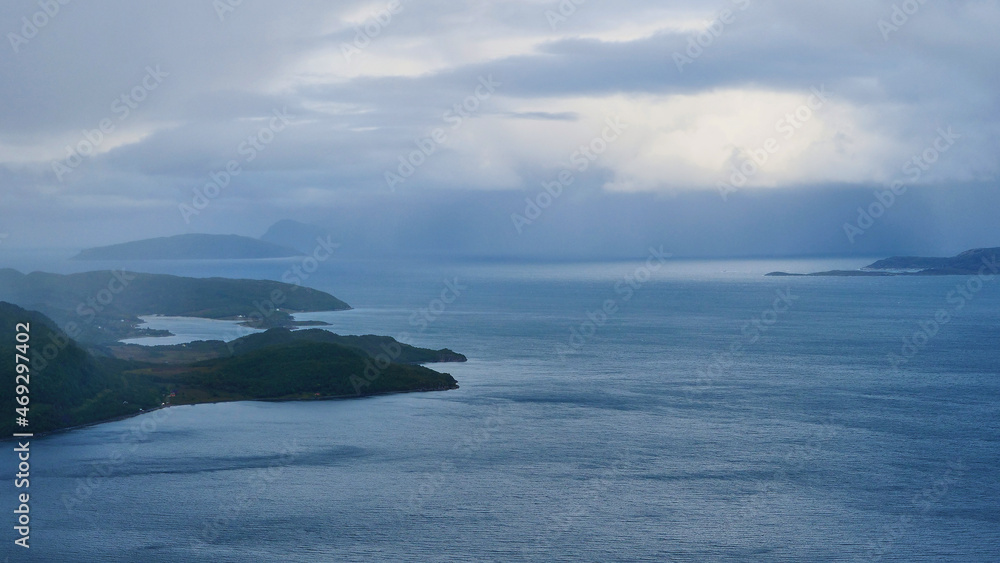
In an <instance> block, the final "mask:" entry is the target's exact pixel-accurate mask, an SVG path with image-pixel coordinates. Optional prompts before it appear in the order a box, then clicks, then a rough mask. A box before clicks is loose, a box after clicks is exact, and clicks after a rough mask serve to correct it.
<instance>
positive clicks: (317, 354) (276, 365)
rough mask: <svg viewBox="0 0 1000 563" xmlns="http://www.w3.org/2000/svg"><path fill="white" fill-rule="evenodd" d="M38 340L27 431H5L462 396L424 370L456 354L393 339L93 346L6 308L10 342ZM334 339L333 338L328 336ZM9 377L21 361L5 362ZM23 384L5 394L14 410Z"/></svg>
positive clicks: (448, 381)
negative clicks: (372, 399) (218, 406)
mask: <svg viewBox="0 0 1000 563" xmlns="http://www.w3.org/2000/svg"><path fill="white" fill-rule="evenodd" d="M18 324H21V325H22V326H24V325H27V327H28V328H29V330H28V331H27V332H28V334H30V342H29V344H30V346H29V349H28V350H27V351H28V357H29V358H30V361H29V362H27V365H29V366H30V369H31V371H30V374H29V376H30V379H28V384H27V385H28V387H29V388H30V395H28V396H29V397H30V403H29V404H28V405H27V406H28V411H27V412H28V413H29V414H28V416H27V417H25V418H27V420H28V421H29V424H28V426H27V427H17V426H15V419H14V416H9V417H6V418H4V419H2V420H0V432H2V435H3V436H10V435H11V434H12V433H13V432H33V433H35V434H36V435H38V434H39V433H44V432H51V431H56V430H62V429H67V428H73V427H77V426H81V425H87V424H94V423H98V422H104V421H109V420H115V419H118V418H122V417H127V416H133V415H136V414H141V413H143V412H148V411H150V410H153V409H157V408H163V407H166V406H171V405H182V404H197V403H207V402H221V401H240V400H319V399H333V398H349V397H364V396H371V395H378V394H386V393H404V392H413V391H443V390H450V389H457V388H458V383H457V382H456V381H455V379H454V378H453V377H452V376H451V375H449V374H447V373H440V372H437V371H434V370H432V369H429V368H427V367H424V366H422V365H418V364H419V363H428V362H461V361H465V360H466V358H465V356H463V355H461V354H457V353H455V352H453V351H451V350H448V349H443V350H437V351H434V350H428V349H423V348H416V347H413V346H408V345H406V344H402V343H399V342H397V341H396V340H395V339H392V338H389V337H379V336H373V335H369V336H354V337H352V336H340V335H336V334H332V333H327V332H326V331H323V330H319V329H313V330H304V331H290V330H288V329H282V328H276V329H271V330H268V331H266V332H263V333H259V334H253V335H249V336H245V337H243V338H239V339H237V340H235V341H233V342H229V343H225V342H221V341H209V342H194V343H191V344H181V345H175V346H154V347H141V346H135V345H110V346H95V347H92V348H89V349H88V348H87V347H85V346H83V345H81V344H80V343H79V342H77V341H76V340H74V339H73V338H71V337H70V336H69V335H67V334H66V333H65V332H63V331H62V330H61V329H60V328H59V327H58V326H57V325H56V323H55V322H54V321H53V320H52V319H50V318H48V317H47V316H45V315H43V314H42V313H40V312H38V311H30V310H27V309H24V308H22V307H19V306H17V305H13V304H11V303H7V302H0V326H2V327H3V330H2V331H0V332H2V335H3V336H2V337H3V338H6V339H7V340H8V341H9V342H11V343H13V342H14V341H15V339H14V331H15V326H17V325H18ZM323 333H326V334H323ZM0 362H2V365H3V367H4V369H5V372H6V373H10V374H13V373H15V368H16V364H15V356H14V355H13V354H4V355H3V358H2V360H0ZM14 393H15V386H14V385H13V384H12V385H6V386H0V404H3V405H8V406H10V409H11V411H13V409H14V406H15V402H14V397H15V395H14Z"/></svg>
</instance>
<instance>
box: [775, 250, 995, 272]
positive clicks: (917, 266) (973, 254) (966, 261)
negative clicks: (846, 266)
mask: <svg viewBox="0 0 1000 563" xmlns="http://www.w3.org/2000/svg"><path fill="white" fill-rule="evenodd" d="M998 260H1000V247H997V248H976V249H973V250H967V251H965V252H963V253H961V254H959V255H957V256H952V257H951V258H923V257H919V256H893V257H891V258H886V259H884V260H878V261H876V262H873V263H871V264H869V265H867V266H865V267H864V268H861V269H860V270H830V271H827V272H815V273H812V274H790V273H788V272H771V273H769V274H767V275H768V276H845V277H854V276H970V275H976V274H982V273H984V272H988V273H991V274H996V273H997V271H998V268H1000V266H998V265H997V262H998Z"/></svg>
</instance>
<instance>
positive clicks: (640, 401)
mask: <svg viewBox="0 0 1000 563" xmlns="http://www.w3.org/2000/svg"><path fill="white" fill-rule="evenodd" d="M867 262H868V261H865V260H861V261H846V262H842V263H831V262H822V263H819V262H805V261H801V262H795V263H788V262H785V263H779V262H671V263H669V264H668V265H667V266H664V267H663V268H661V269H660V270H658V271H656V272H653V274H652V276H651V277H650V279H648V280H646V281H645V283H639V282H638V281H636V282H634V287H632V288H631V296H630V298H629V299H627V300H626V299H625V295H626V294H627V293H628V292H627V291H625V290H624V287H625V286H627V282H623V281H622V280H625V279H626V278H625V276H628V275H632V276H636V275H637V274H638V276H639V279H643V280H644V279H645V276H644V275H643V272H642V271H641V270H640V271H638V272H637V268H641V266H642V263H603V264H584V265H580V264H575V265H573V264H571V265H544V264H531V265H524V264H452V265H441V266H433V267H432V266H414V265H411V264H400V263H382V264H371V263H340V262H336V261H331V262H329V263H326V264H322V265H321V267H320V269H319V270H318V271H317V272H316V273H315V274H314V275H313V276H312V277H310V279H309V280H308V281H307V282H306V283H307V284H308V285H311V286H313V287H318V288H320V289H324V290H327V291H330V292H331V293H333V294H334V295H336V296H338V297H340V298H342V299H344V300H346V301H347V302H348V303H350V304H351V305H353V306H354V307H356V309H355V310H353V311H345V312H337V313H318V314H312V315H302V318H315V319H322V320H325V321H327V322H330V323H332V324H333V326H332V327H330V329H331V330H334V331H336V332H340V333H345V334H365V333H376V334H389V335H393V336H397V337H400V338H401V339H405V340H406V341H407V342H410V343H412V344H416V345H421V346H432V347H435V348H440V347H449V348H452V349H454V350H457V351H460V352H462V353H464V354H466V355H468V356H469V358H470V361H469V362H468V363H466V364H444V365H440V366H438V368H439V369H442V370H443V371H448V372H449V373H451V374H453V375H454V376H455V377H456V378H457V379H458V381H459V383H460V385H461V389H459V390H456V391H448V392H439V393H423V394H410V395H397V396H387V397H379V398H371V399H362V400H350V401H332V402H310V403H282V404H271V403H232V404H219V405H199V406H194V407H176V408H171V409H167V410H165V411H158V412H156V413H150V414H147V415H145V416H143V417H137V418H133V419H130V420H125V421H120V422H114V423H109V424H104V425H99V426H95V427H91V428H87V429H82V430H77V431H73V432H69V433H65V434H60V435H55V436H51V437H47V438H44V439H38V440H34V441H33V442H32V485H33V486H32V488H31V494H32V500H33V504H32V524H33V533H32V536H31V542H32V549H31V550H30V554H31V556H32V557H28V558H26V559H24V558H23V557H22V556H23V555H24V554H23V553H20V552H15V553H14V555H15V556H17V558H15V557H11V560H12V561H15V560H22V559H24V560H30V561H80V562H89V561H151V562H155V561H215V562H224V561H872V560H882V561H998V560H1000V443H998V439H1000V416H998V414H1000V379H998V377H1000V347H998V346H997V343H998V342H1000V321H998V319H1000V280H998V281H993V282H986V283H984V284H983V285H982V287H981V289H979V290H978V292H976V293H974V294H972V293H970V295H971V299H967V300H965V303H964V306H963V307H962V308H961V310H957V311H956V310H955V307H956V305H955V304H954V303H949V302H948V301H947V296H948V294H949V292H950V291H952V290H954V288H955V286H956V285H958V284H965V283H966V282H967V280H966V279H965V278H954V277H947V278H892V279H873V278H765V277H763V276H762V275H761V274H763V273H765V272H767V271H771V270H776V269H782V270H793V271H814V270H819V269H829V268H832V267H859V266H862V265H864V264H865V263H867ZM289 264H290V262H282V261H274V262H267V263H263V264H262V263H252V262H245V263H236V264H232V265H227V266H220V265H210V264H205V263H137V264H133V265H130V267H132V268H133V269H139V270H144V271H165V272H166V271H169V272H171V273H176V274H186V275H199V276H209V275H224V276H232V277H266V278H271V279H279V278H280V277H281V274H282V273H283V272H284V271H285V270H286V269H287V268H288V266H289ZM120 266H121V265H112V264H107V265H96V266H94V265H92V266H91V268H94V267H120ZM61 267H64V268H68V267H74V268H76V267H79V266H78V265H69V266H67V265H65V264H63V265H62V266H61ZM47 269H50V270H51V269H53V268H52V267H49V268H47ZM445 280H449V281H450V283H451V284H452V285H455V284H456V282H457V285H459V286H463V287H460V288H459V293H460V295H458V296H457V298H455V299H454V300H453V301H452V302H451V303H444V301H440V302H436V301H435V299H436V298H440V296H441V292H442V290H443V289H445V287H446V285H445ZM619 283H621V284H626V285H619V286H618V287H619V291H616V284H619ZM966 291H970V290H969V289H966ZM779 292H781V293H782V295H783V299H782V298H779V296H778V293H779ZM789 292H790V293H789ZM445 297H447V298H448V300H451V298H452V297H453V293H446V294H445ZM609 301H610V302H611V305H613V307H609V310H611V311H613V312H611V313H610V314H607V313H604V315H606V317H602V316H601V315H596V314H595V315H592V316H593V317H594V318H595V319H596V322H594V321H592V322H593V324H588V323H587V321H588V313H593V312H594V311H598V310H599V309H601V308H602V307H604V306H605V304H606V302H609ZM421 309H426V312H423V311H421ZM940 309H945V310H946V311H948V312H949V315H950V318H949V321H948V322H947V323H944V324H942V325H940V326H939V327H938V330H937V332H936V334H934V335H933V337H931V338H929V339H926V341H924V339H923V338H921V337H918V341H919V345H918V347H917V348H915V349H913V350H910V351H911V352H913V351H915V352H916V353H915V355H912V357H909V359H908V361H907V362H906V363H903V364H901V365H900V366H899V368H898V369H894V368H893V367H892V365H891V364H890V362H889V360H888V359H887V355H888V354H890V353H895V354H900V355H902V354H903V351H902V349H903V345H904V343H903V338H904V337H913V335H914V333H915V332H916V331H918V330H919V329H920V324H919V323H921V322H924V323H925V326H929V325H927V324H926V322H927V321H930V320H933V319H934V317H935V313H936V312H937V311H939V310H940ZM755 320H756V324H755V323H754V321H755ZM152 326H154V327H155V326H156V324H155V319H154V323H153V325H152ZM206 326H208V325H206V324H199V325H198V329H199V330H200V331H202V333H204V331H205V330H206ZM217 330H218V331H219V334H218V337H225V336H226V335H227V333H231V330H232V329H231V327H229V326H228V325H226V326H225V327H222V326H220V327H219V328H218V329H217ZM574 331H575V332H574ZM209 332H211V331H210V330H209ZM10 457H12V456H10ZM0 463H3V464H4V466H5V467H7V466H8V464H9V463H10V461H9V460H3V461H0ZM5 487H6V488H5V489H4V490H5V491H6V492H5V493H4V494H5V498H6V499H12V498H13V490H12V487H11V485H10V484H7V485H5ZM9 504H10V502H9V500H5V506H7V505H9ZM8 534H10V532H8ZM12 539H13V537H12V536H11V541H12ZM10 546H11V543H10V541H8V542H5V544H4V547H3V548H2V549H4V550H9V549H11V547H10Z"/></svg>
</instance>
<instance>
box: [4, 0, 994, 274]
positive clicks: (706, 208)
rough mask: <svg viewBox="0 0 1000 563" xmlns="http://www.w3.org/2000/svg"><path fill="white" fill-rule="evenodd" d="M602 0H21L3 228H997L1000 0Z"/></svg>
mask: <svg viewBox="0 0 1000 563" xmlns="http://www.w3.org/2000/svg"><path fill="white" fill-rule="evenodd" d="M576 1H577V2H579V4H577V3H575V2H573V1H572V0H564V1H563V2H556V1H539V0H536V1H531V0H500V1H491V2H487V1H475V0H464V1H463V0H448V1H435V0H423V1H420V2H416V1H408V0H403V1H402V2H386V1H374V2H368V1H365V2H354V1H338V2H327V1H312V2H309V1H297V2H296V1H282V2H277V1H270V2H265V1H263V0H243V1H242V2H238V0H217V1H215V2H213V1H210V0H171V1H170V2H151V1H137V0H127V1H125V0H122V1H102V2H84V1H81V0H72V1H67V0H61V1H60V0H35V1H20V0H18V1H14V0H8V1H5V2H3V3H2V5H0V32H3V34H4V44H3V45H0V194H2V205H0V248H2V247H3V246H4V245H6V246H7V247H22V248H26V247H33V246H66V247H79V246H86V245H92V244H106V243H113V242H122V241H126V240H132V239H136V238H145V237H150V236H164V235H172V234H179V233H185V232H215V233H238V234H245V235H252V236H258V235H260V234H261V233H263V232H264V230H265V229H266V228H267V226H268V225H269V224H270V223H271V222H274V221H276V220H279V219H282V218H292V219H298V220H302V221H309V222H316V223H320V224H326V225H339V224H343V221H342V219H343V218H345V217H348V216H350V217H352V218H353V219H355V220H354V222H353V223H352V225H355V226H354V227H353V228H357V229H364V228H376V226H378V228H385V229H395V228H396V226H395V225H397V224H399V223H407V222H409V223H410V224H411V227H410V229H409V231H407V236H408V237H410V239H412V237H414V236H417V237H418V238H419V235H418V234H414V233H415V232H416V231H423V234H424V235H426V237H427V239H426V240H427V241H434V244H444V243H443V242H442V240H443V239H444V238H451V239H454V240H461V241H463V242H462V243H461V244H458V243H455V244H452V246H454V247H455V248H460V249H461V250H462V251H464V252H471V253H477V252H478V253H485V254H489V253H496V254H503V253H507V252H516V251H519V249H520V250H524V249H530V248H549V249H550V250H551V251H552V252H554V253H558V252H559V249H560V248H563V246H561V245H569V244H572V238H573V236H574V233H577V234H579V233H581V232H587V233H588V237H589V238H588V240H590V239H593V242H592V244H593V245H594V246H593V249H594V252H595V253H598V254H608V253H611V254H615V252H614V251H613V248H611V247H616V246H617V245H628V244H634V245H635V246H636V248H628V249H625V250H623V253H625V254H627V253H630V252H631V253H637V254H640V255H642V254H643V253H644V250H643V249H642V247H641V246H640V245H643V244H646V243H648V242H650V241H654V240H659V239H662V238H663V237H670V240H663V241H662V242H663V243H665V244H667V245H668V247H671V246H672V247H673V250H674V251H675V252H677V253H679V254H698V253H705V254H718V255H725V254H767V253H768V251H769V250H774V251H775V252H793V253H794V252H809V251H815V252H834V253H851V252H853V253H858V252H878V251H880V250H883V249H884V250H896V249H900V250H909V249H913V250H915V251H916V250H926V251H942V252H944V251H950V250H956V251H957V250H961V248H959V247H960V246H962V245H971V246H986V245H1000V238H998V236H1000V230H998V229H1000V227H998V226H997V225H996V223H998V222H997V221H995V217H996V209H997V204H998V203H1000V198H998V197H997V190H996V189H995V187H996V184H997V172H998V159H997V147H998V146H1000V145H998V141H1000V107H998V96H997V92H998V89H1000V78H998V73H1000V34H998V33H997V29H1000V5H998V2H996V1H951V2H944V1H927V2H924V3H921V2H918V1H917V0H907V1H896V2H895V3H894V2H891V1H872V0H841V1H838V2H807V1H802V0H789V1H781V0H775V1H764V0H715V1H706V0H701V1H697V2H695V1H676V2H662V1H657V2H654V1H640V0H635V1H627V0H625V1H623V0H618V1H615V2H610V1H599V0H586V1H582V0H576ZM63 2H65V4H63ZM231 4H236V5H235V6H232V5H231ZM46 10H47V11H46ZM102 127H103V128H104V131H101V128H102ZM581 147H589V148H587V149H586V150H581ZM414 151H422V152H417V153H415V152H414ZM427 153H430V154H427ZM914 158H916V159H917V160H916V161H915V160H914ZM407 160H409V162H408V163H406V164H402V162H404V161H407ZM227 167H229V168H230V170H229V171H227V170H226V169H227ZM740 169H742V173H739V171H740ZM227 175H228V176H229V178H228V181H227V180H226V176H227ZM560 176H562V179H563V180H564V183H565V184H567V185H566V186H565V187H564V189H563V190H562V191H561V192H560V191H558V190H556V188H552V187H551V182H556V181H558V180H559V179H560ZM213 177H214V178H215V180H214V181H215V182H217V183H218V184H225V185H224V186H223V187H221V188H216V187H214V186H207V187H206V185H207V184H209V183H210V182H213ZM896 180H898V181H900V182H901V183H902V185H901V184H897V189H898V191H900V192H901V193H900V194H898V195H896V196H895V197H894V199H893V201H892V203H888V200H884V201H883V203H884V204H885V207H887V209H885V212H884V214H882V216H881V217H878V218H875V219H874V221H872V226H870V227H866V226H865V225H864V223H865V220H863V219H861V220H860V221H859V218H858V212H857V208H858V207H863V208H864V209H871V206H872V204H874V203H875V202H876V201H877V199H876V196H875V195H874V193H873V192H874V191H875V190H887V189H890V187H891V186H892V182H893V181H896ZM543 182H548V183H550V189H552V190H555V193H558V194H559V195H558V196H557V197H555V198H553V199H552V200H551V205H550V206H548V207H547V208H545V209H542V210H541V211H542V212H541V214H540V215H539V216H538V217H537V218H536V219H531V218H530V215H531V213H532V212H533V211H532V210H531V209H528V208H529V207H530V205H528V204H527V203H526V202H525V198H529V199H531V200H533V201H538V202H539V203H542V204H545V203H546V202H549V200H548V199H546V196H545V195H542V194H543V192H542V183H543ZM218 184H217V185H218ZM206 190H207V193H206ZM904 190H905V191H904ZM199 193H200V194H202V195H198V194H199ZM202 196H204V199H202ZM539 197H541V200H539V199H538V198H539ZM459 201H460V202H462V205H461V206H459V205H457V204H456V202H459ZM442 209H444V210H446V212H445V211H441V210H442ZM602 209H613V210H614V213H610V212H609V213H601V210H602ZM358 210H364V212H365V213H368V214H369V215H368V216H369V217H370V218H371V220H370V221H368V222H367V223H365V222H363V221H357V220H356V219H357V217H356V213H358V212H359V211H358ZM874 211H875V212H878V206H876V207H875V209H874ZM990 211H992V212H990ZM415 213H421V214H422V220H423V221H424V223H426V226H420V227H417V226H412V225H413V224H419V225H424V223H421V222H420V220H418V219H416V218H414V217H413V214H415ZM465 213H467V214H469V215H471V216H475V217H478V218H479V219H476V220H469V217H465V218H463V217H462V215H463V214H465ZM519 215H520V216H523V217H524V218H525V219H528V222H525V221H522V220H520V219H519V218H518V217H517V216H519ZM428 218H431V219H428ZM991 219H992V221H991ZM415 221H416V223H414V222H415ZM667 221H669V222H671V225H670V226H666V227H665V225H664V223H665V222H667ZM484 223H485V224H489V225H490V227H489V228H488V229H486V231H484V230H483V227H482V226H481V224H484ZM845 224H853V225H855V226H858V225H859V224H861V227H859V230H861V231H862V234H857V233H856V232H855V236H854V237H853V238H852V237H850V236H849V232H846V231H850V230H851V229H847V228H846V227H845ZM366 225H367V227H366ZM379 225H380V226H379ZM434 225H438V226H439V227H440V230H438V231H434ZM404 230H405V229H404ZM430 231H434V232H430ZM595 232H596V233H599V236H597V237H596V238H595V236H594V235H593V233H595ZM720 233H721V234H720ZM3 235H6V237H3ZM490 237H492V238H490ZM532 237H534V238H532ZM991 237H992V238H991ZM485 238H490V240H492V241H494V242H495V244H494V242H490V241H485V240H481V239H485ZM468 239H474V240H475V241H479V242H476V243H475V244H473V243H469V242H468ZM554 240H558V241H561V242H558V243H555V242H552V241H554ZM601 240H603V241H604V244H602V243H601V242H600V241H601ZM496 241H500V242H496ZM504 241H506V242H504ZM782 241H784V243H783V244H782ZM872 241H880V242H879V243H878V244H874V245H873V244H872ZM941 241H945V242H941ZM453 242H454V241H453ZM491 245H492V246H491ZM776 246H780V247H781V248H776ZM577 250H579V249H577ZM584 254H585V252H584Z"/></svg>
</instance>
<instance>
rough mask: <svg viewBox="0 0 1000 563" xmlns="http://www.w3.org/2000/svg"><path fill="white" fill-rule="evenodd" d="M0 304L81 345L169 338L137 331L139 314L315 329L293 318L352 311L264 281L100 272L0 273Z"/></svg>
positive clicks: (326, 297)
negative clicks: (32, 315)
mask: <svg viewBox="0 0 1000 563" xmlns="http://www.w3.org/2000/svg"><path fill="white" fill-rule="evenodd" d="M0 299H2V300H5V301H8V302H10V303H14V304H16V305H20V306H22V307H25V308H30V309H35V310H38V311H40V312H41V313H43V314H45V315H46V316H48V317H50V318H52V320H54V321H55V322H56V323H58V325H59V326H61V327H64V329H65V330H66V332H67V333H68V334H69V336H70V337H72V338H74V339H77V340H80V341H81V342H83V343H85V344H107V343H113V342H117V341H118V340H122V339H126V338H136V337H142V336H169V333H166V332H165V331H159V332H158V331H151V330H149V329H147V328H143V327H141V326H140V325H142V324H143V321H142V319H141V318H140V317H141V316H146V315H165V316H174V317H198V318H204V319H219V320H237V321H240V322H241V323H243V324H246V325H247V326H251V327H253V328H261V329H266V328H273V327H281V326H285V327H295V326H302V325H308V326H315V325H317V324H320V323H316V322H297V321H295V320H294V319H293V317H292V315H293V314H295V313H302V312H313V311H343V310H347V309H350V308H351V307H350V305H348V304H347V303H345V302H343V301H341V300H340V299H337V298H336V297H334V296H332V295H330V294H329V293H325V292H323V291H319V290H316V289H312V288H309V287H305V286H302V285H297V284H290V283H283V282H277V281H269V280H237V279H228V278H188V277H180V276H172V275H166V274H142V273H136V272H127V271H118V270H102V271H94V272H84V273H80V274H69V275H61V274H50V273H45V272H32V273H30V274H22V273H21V272H18V271H17V270H12V269H9V268H7V269H0Z"/></svg>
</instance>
